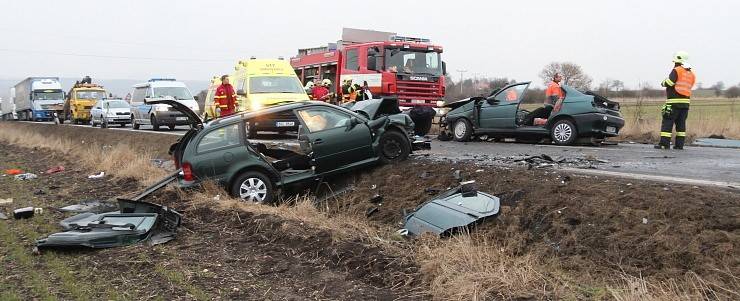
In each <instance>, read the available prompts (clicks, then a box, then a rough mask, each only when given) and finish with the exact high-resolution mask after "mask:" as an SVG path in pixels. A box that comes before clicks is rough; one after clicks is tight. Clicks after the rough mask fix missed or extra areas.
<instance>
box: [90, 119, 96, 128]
mask: <svg viewBox="0 0 740 301" xmlns="http://www.w3.org/2000/svg"><path fill="white" fill-rule="evenodd" d="M90 126H91V127H96V126H97V124H95V119H90Z"/></svg>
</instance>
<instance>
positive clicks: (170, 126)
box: [167, 125, 175, 131]
mask: <svg viewBox="0 0 740 301" xmlns="http://www.w3.org/2000/svg"><path fill="white" fill-rule="evenodd" d="M167 127H168V128H170V131H171V130H174V129H175V126H174V125H169V126H167Z"/></svg>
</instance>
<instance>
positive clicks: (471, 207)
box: [402, 181, 501, 236]
mask: <svg viewBox="0 0 740 301" xmlns="http://www.w3.org/2000/svg"><path fill="white" fill-rule="evenodd" d="M500 207H501V202H500V200H499V198H497V197H495V196H493V195H490V194H487V193H485V192H479V191H478V188H477V187H476V185H475V181H469V182H464V183H461V185H460V186H458V187H456V188H453V189H450V190H448V191H446V192H443V193H442V194H440V195H438V196H436V197H434V198H432V199H431V200H429V201H427V202H425V203H423V204H421V205H420V206H418V207H417V208H416V209H415V210H414V211H413V212H411V213H410V214H407V215H406V216H405V217H404V229H403V230H405V231H402V232H403V233H407V234H408V235H410V236H419V235H421V234H424V233H434V234H436V235H440V236H449V235H452V234H455V233H457V232H459V231H461V230H464V229H469V228H470V226H472V225H474V224H476V223H479V222H481V221H483V220H485V219H487V218H492V217H496V216H497V215H498V214H499V210H500Z"/></svg>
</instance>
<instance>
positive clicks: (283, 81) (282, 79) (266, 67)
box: [203, 58, 309, 118]
mask: <svg viewBox="0 0 740 301" xmlns="http://www.w3.org/2000/svg"><path fill="white" fill-rule="evenodd" d="M229 82H230V83H231V85H232V86H233V87H234V90H236V94H237V99H238V101H239V111H254V110H259V109H261V108H264V107H268V106H271V105H275V104H279V103H284V102H293V101H307V100H309V99H308V94H306V91H305V90H304V89H303V86H302V85H301V81H300V80H299V79H298V76H297V75H296V74H295V71H293V67H292V66H291V65H290V63H288V62H287V61H285V60H283V59H256V58H251V59H249V60H242V61H239V63H238V64H237V65H236V67H234V73H232V74H230V75H229ZM219 85H221V78H220V77H214V78H213V79H212V80H211V85H210V86H209V87H208V94H207V95H206V100H205V108H204V110H203V111H204V114H206V118H213V117H217V116H218V114H217V112H216V110H215V108H216V106H214V101H213V99H214V96H215V94H216V89H217V88H218V86H219Z"/></svg>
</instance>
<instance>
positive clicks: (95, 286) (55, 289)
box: [0, 131, 740, 300]
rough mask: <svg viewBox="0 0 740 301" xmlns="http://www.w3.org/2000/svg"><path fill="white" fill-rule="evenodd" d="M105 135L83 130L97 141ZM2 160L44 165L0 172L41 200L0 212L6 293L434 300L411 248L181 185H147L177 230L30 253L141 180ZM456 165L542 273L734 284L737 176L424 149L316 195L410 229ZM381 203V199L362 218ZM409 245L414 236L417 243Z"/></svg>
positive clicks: (55, 161)
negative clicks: (694, 182)
mask: <svg viewBox="0 0 740 301" xmlns="http://www.w3.org/2000/svg"><path fill="white" fill-rule="evenodd" d="M99 132H103V133H99ZM96 133H99V134H96ZM104 133H105V131H96V132H91V133H87V134H85V135H88V136H87V137H90V139H104V138H105V137H104ZM59 134H61V135H70V134H69V133H67V132H60V133H59ZM94 135H97V136H94ZM122 135H132V136H131V140H132V141H131V143H132V147H137V148H151V147H153V146H154V145H162V144H163V143H164V142H162V141H159V140H158V139H153V138H142V139H144V140H139V137H138V136H133V135H135V134H129V133H126V134H122ZM159 136H160V135H157V137H159ZM78 138H79V137H78ZM146 139H148V140H146ZM166 144H167V145H169V142H167V143H166ZM60 164H61V165H64V166H65V167H67V170H66V171H65V172H62V173H58V174H52V175H44V174H41V172H42V171H44V170H47V169H48V168H50V167H53V166H56V165H60ZM8 168H21V169H23V170H25V171H29V172H34V173H37V174H39V175H40V177H39V178H38V179H35V180H30V181H16V180H14V179H12V177H0V187H2V189H0V191H2V192H3V195H2V196H0V198H8V197H12V198H13V199H14V203H13V204H12V205H11V206H0V211H2V212H4V213H5V214H9V213H10V212H9V211H10V210H11V209H12V208H20V207H25V206H35V207H43V208H45V210H44V213H43V214H41V215H39V216H36V217H34V218H32V219H29V220H12V219H11V220H5V221H3V220H0V240H2V241H1V242H0V260H1V261H2V262H3V266H4V267H6V268H4V269H2V270H0V279H2V280H3V281H2V282H0V292H1V293H0V300H27V299H42V300H54V299H80V300H84V299H87V300H100V299H108V300H128V299H135V300H152V299H153V300H232V299H238V300H304V299H324V300H396V299H430V298H432V296H430V295H428V294H429V291H430V288H429V285H430V282H429V280H428V275H424V271H423V270H422V268H421V267H420V266H419V264H418V262H414V261H413V256H411V255H410V254H397V253H391V252H389V251H388V250H384V249H382V248H378V247H377V246H376V245H373V244H369V243H368V242H367V241H366V240H360V239H358V240H351V239H350V240H336V239H332V235H331V233H327V231H326V230H320V229H317V228H314V227H312V226H311V225H308V224H305V223H302V222H299V221H295V220H289V219H284V218H280V217H278V216H274V215H269V214H253V213H249V212H243V211H223V210H214V209H213V208H210V207H208V206H204V205H203V203H197V202H194V201H193V200H191V199H190V197H189V196H188V195H187V194H182V193H178V192H176V191H174V190H165V191H161V192H159V193H157V194H156V195H155V196H154V197H153V200H154V202H156V203H161V204H164V205H168V206H171V207H173V208H175V209H177V210H178V211H180V212H182V213H183V214H184V225H183V227H181V231H180V232H179V235H178V237H177V238H176V239H175V240H174V241H171V242H169V243H167V244H164V245H159V246H153V247H152V246H147V245H134V246H129V247H123V248H115V249H106V250H73V251H66V252H50V251H47V252H43V253H42V254H41V255H33V254H32V253H31V248H32V246H33V242H34V241H35V240H36V239H38V238H41V237H44V236H46V235H48V234H50V233H54V232H57V231H59V230H60V228H59V226H58V225H57V223H58V222H59V221H60V220H61V219H63V218H64V217H66V216H68V214H63V213H60V212H57V211H55V210H54V208H58V207H61V206H65V205H69V204H74V203H78V202H79V201H82V200H90V199H109V198H112V197H115V196H118V195H122V194H126V193H131V192H132V191H136V190H137V189H139V188H140V187H141V185H140V184H139V183H138V182H137V181H135V180H133V179H112V178H107V177H106V178H104V179H100V180H91V179H87V175H89V174H94V173H97V171H93V170H80V169H75V168H74V162H73V161H70V160H69V157H65V156H64V155H62V154H60V153H56V152H50V151H44V150H40V149H28V148H20V147H16V146H8V145H0V171H4V170H5V169H8ZM455 170H460V171H461V175H462V176H463V178H464V179H466V180H476V181H477V183H478V184H479V186H480V189H481V191H485V192H489V193H492V194H494V195H496V196H499V197H501V199H502V201H503V203H504V204H505V206H503V207H502V212H501V214H500V215H499V216H498V217H497V218H495V219H492V220H490V221H488V222H486V223H483V224H481V225H479V226H478V227H477V228H476V229H474V231H473V232H472V236H473V238H474V239H475V240H477V241H492V242H498V243H501V244H504V245H506V246H508V247H510V248H513V250H514V253H516V254H518V255H526V254H535V255H536V256H537V258H544V261H545V262H544V263H543V264H544V265H545V266H548V267H550V272H549V273H551V274H552V275H548V276H552V277H560V278H563V277H566V278H568V279H570V280H571V281H572V282H576V283H582V284H583V285H584V286H588V285H592V284H593V285H603V283H613V281H614V277H615V275H618V274H621V273H625V274H627V275H632V276H636V277H638V276H639V277H647V278H650V279H657V280H670V279H676V278H680V277H682V276H684V275H686V274H690V273H696V274H697V275H699V276H700V277H702V278H703V279H706V280H708V281H711V282H713V283H719V284H727V286H728V287H730V288H731V289H732V288H737V287H738V285H737V282H738V280H737V279H738V275H740V256H739V255H740V251H739V250H740V194H738V193H737V192H736V191H731V190H723V189H719V188H706V187H698V186H685V185H666V184H659V183H652V182H636V181H631V180H622V179H613V178H604V177H595V176H584V175H574V174H568V173H565V172H560V171H553V170H546V169H544V170H541V169H540V170H526V169H517V168H503V167H486V166H478V165H476V164H475V162H471V161H462V162H461V161H430V160H428V159H427V158H425V157H423V156H415V157H413V158H412V159H410V160H408V161H406V162H404V163H402V164H398V165H394V166H382V167H376V168H373V169H368V170H366V171H363V172H358V173H355V174H351V175H348V176H343V177H340V178H339V179H334V180H333V181H332V184H333V187H334V188H335V190H336V189H339V188H341V187H343V186H346V185H351V186H352V187H353V190H352V191H351V192H350V193H347V194H344V195H342V196H340V197H337V198H332V197H330V198H328V199H326V201H325V202H324V203H322V204H320V207H321V208H326V209H327V211H328V212H330V213H331V214H335V215H348V216H354V217H356V218H358V219H369V220H370V221H371V223H372V225H373V226H374V227H376V228H377V229H381V230H382V231H388V232H389V233H387V234H388V235H391V233H390V232H391V231H393V230H395V229H399V228H401V224H400V223H399V222H400V221H401V217H402V214H401V212H402V210H403V209H412V208H414V207H415V206H417V205H419V204H420V203H422V202H424V201H426V200H428V199H429V198H430V197H431V195H432V194H434V193H437V192H440V191H443V190H445V189H448V188H450V187H453V186H454V185H456V182H457V181H456V180H455V179H454V178H453V176H452V174H453V172H454V171H455ZM375 194H379V195H381V196H382V197H383V202H382V204H381V205H376V204H373V203H370V202H369V201H368V200H369V199H371V197H372V196H374V195H375ZM372 207H378V211H377V212H376V213H375V214H373V215H371V216H370V217H367V218H366V217H365V213H366V212H367V210H368V209H370V208H372ZM391 229H392V230H391ZM405 244H408V245H409V246H410V247H413V246H414V244H415V242H413V241H407V242H405ZM733 285H734V286H733ZM578 290H580V291H579V293H578V296H579V299H595V298H596V297H594V296H595V293H592V292H590V291H584V290H585V289H584V288H578ZM735 294H737V292H735ZM500 295H501V296H505V297H506V299H516V298H526V299H530V298H534V299H536V298H538V297H537V296H540V297H539V298H549V297H548V295H537V294H535V295H534V297H532V295H527V294H524V295H521V294H515V293H503V292H500ZM555 297H557V296H555ZM489 299H497V298H494V297H491V296H489ZM606 299H610V298H606ZM720 299H721V298H720Z"/></svg>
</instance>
